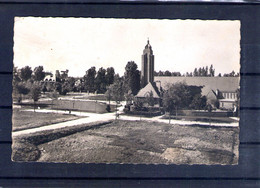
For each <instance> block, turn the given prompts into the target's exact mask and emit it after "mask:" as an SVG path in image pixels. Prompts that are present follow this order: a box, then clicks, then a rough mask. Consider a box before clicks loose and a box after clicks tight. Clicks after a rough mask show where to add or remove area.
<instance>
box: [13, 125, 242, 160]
mask: <svg viewBox="0 0 260 188" xmlns="http://www.w3.org/2000/svg"><path fill="white" fill-rule="evenodd" d="M83 127H84V125H81V126H80V127H79V129H78V130H76V128H75V130H74V131H72V132H68V130H66V131H63V133H64V134H63V133H60V132H58V131H56V133H55V132H52V133H48V132H44V133H38V135H37V136H35V137H34V138H32V137H30V136H27V137H24V138H19V142H18V141H17V142H15V144H14V145H13V149H14V150H13V151H14V153H13V154H15V151H16V150H17V148H19V150H21V149H22V151H23V152H24V150H23V148H22V147H26V150H27V155H28V156H26V152H24V153H23V156H22V157H23V158H24V159H25V160H26V158H28V157H29V158H30V157H31V159H32V160H35V161H41V162H70V163H74V162H76V163H81V162H84V163H138V164H140V163H146V164H148V163H153V164H154V163H157V164H158V163H160V164H170V163H174V164H236V163H237V161H238V135H239V128H238V127H230V128H227V127H206V126H203V127H201V126H184V125H169V124H165V123H158V122H147V121H122V120H117V121H113V122H109V123H105V124H102V125H101V126H95V125H94V124H93V125H92V126H88V127H89V128H88V129H87V130H86V129H82V128H83ZM79 130H80V131H79ZM49 135H51V136H49ZM43 138H44V139H43ZM39 140H41V141H39ZM21 141H22V142H21ZM24 143H26V146H24ZM31 155H37V157H35V156H31ZM17 156H18V155H17ZM17 156H16V160H19V156H18V157H17ZM20 160H23V159H22V158H20Z"/></svg>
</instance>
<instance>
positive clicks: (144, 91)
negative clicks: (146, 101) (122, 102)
mask: <svg viewBox="0 0 260 188" xmlns="http://www.w3.org/2000/svg"><path fill="white" fill-rule="evenodd" d="M149 92H152V93H153V97H154V98H160V92H159V90H158V88H157V86H156V84H155V83H151V82H149V83H148V84H147V85H146V86H145V87H144V88H142V89H141V90H140V91H139V92H138V93H137V95H136V97H141V98H142V97H146V96H147V95H148V94H149Z"/></svg>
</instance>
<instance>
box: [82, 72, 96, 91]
mask: <svg viewBox="0 0 260 188" xmlns="http://www.w3.org/2000/svg"><path fill="white" fill-rule="evenodd" d="M95 77H96V67H91V68H90V69H88V70H87V71H86V75H85V76H84V83H85V89H86V90H87V91H88V92H95Z"/></svg>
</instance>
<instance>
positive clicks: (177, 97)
mask: <svg viewBox="0 0 260 188" xmlns="http://www.w3.org/2000/svg"><path fill="white" fill-rule="evenodd" d="M191 101H192V92H191V89H190V88H189V86H187V84H185V83H183V82H178V83H175V84H169V85H168V86H167V89H166V90H165V92H164V94H163V107H164V109H165V111H167V112H170V113H171V112H172V111H173V110H174V109H177V108H187V107H189V104H190V103H191Z"/></svg>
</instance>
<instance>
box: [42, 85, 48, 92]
mask: <svg viewBox="0 0 260 188" xmlns="http://www.w3.org/2000/svg"><path fill="white" fill-rule="evenodd" d="M46 91H47V87H46V85H45V84H44V85H43V86H42V92H43V93H45V92H46Z"/></svg>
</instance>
